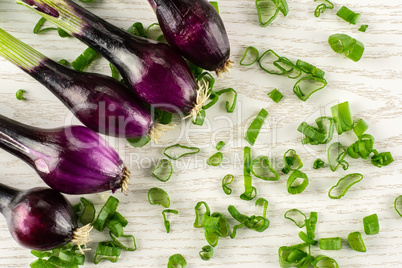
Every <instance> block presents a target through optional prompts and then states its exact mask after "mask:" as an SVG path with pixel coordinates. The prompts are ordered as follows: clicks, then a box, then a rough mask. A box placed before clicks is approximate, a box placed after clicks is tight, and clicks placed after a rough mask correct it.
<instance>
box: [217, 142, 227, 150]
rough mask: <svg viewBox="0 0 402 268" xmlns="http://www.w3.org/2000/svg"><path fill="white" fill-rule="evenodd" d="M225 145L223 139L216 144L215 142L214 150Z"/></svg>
mask: <svg viewBox="0 0 402 268" xmlns="http://www.w3.org/2000/svg"><path fill="white" fill-rule="evenodd" d="M225 145H226V143H225V142H224V141H220V142H218V143H217V144H216V150H218V151H219V150H220V149H222V148H223V146H225Z"/></svg>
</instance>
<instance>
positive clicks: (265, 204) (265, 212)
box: [255, 197, 268, 218]
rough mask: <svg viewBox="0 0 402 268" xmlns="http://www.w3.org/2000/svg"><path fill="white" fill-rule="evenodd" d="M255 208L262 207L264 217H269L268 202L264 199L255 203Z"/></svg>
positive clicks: (259, 199)
mask: <svg viewBox="0 0 402 268" xmlns="http://www.w3.org/2000/svg"><path fill="white" fill-rule="evenodd" d="M255 206H262V216H263V217H264V218H266V217H267V209H268V201H267V200H266V199H264V198H262V197H260V198H258V199H257V200H256V201H255Z"/></svg>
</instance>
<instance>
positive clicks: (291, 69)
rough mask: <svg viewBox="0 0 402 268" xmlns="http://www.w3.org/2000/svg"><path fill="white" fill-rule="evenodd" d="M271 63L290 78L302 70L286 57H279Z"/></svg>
mask: <svg viewBox="0 0 402 268" xmlns="http://www.w3.org/2000/svg"><path fill="white" fill-rule="evenodd" d="M273 65H274V66H275V67H276V68H278V69H279V70H281V71H282V72H283V73H284V74H286V76H287V77H289V78H291V79H296V78H298V77H300V75H301V74H302V70H301V69H300V68H298V67H297V66H296V65H295V64H294V63H293V62H292V61H291V60H289V59H288V58H286V57H279V58H278V59H277V60H276V61H274V62H273Z"/></svg>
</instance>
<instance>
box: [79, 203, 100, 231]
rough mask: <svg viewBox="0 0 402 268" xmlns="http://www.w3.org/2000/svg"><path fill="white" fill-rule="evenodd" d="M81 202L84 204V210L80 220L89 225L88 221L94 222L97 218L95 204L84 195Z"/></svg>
mask: <svg viewBox="0 0 402 268" xmlns="http://www.w3.org/2000/svg"><path fill="white" fill-rule="evenodd" d="M80 200H81V203H82V204H83V205H84V211H83V212H82V214H81V216H80V222H81V223H82V224H83V225H87V224H88V223H92V222H93V221H94V219H95V213H96V210H95V206H94V204H93V203H92V202H91V201H89V200H87V199H86V198H84V197H81V199H80Z"/></svg>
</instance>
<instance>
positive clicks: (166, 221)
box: [162, 209, 179, 233]
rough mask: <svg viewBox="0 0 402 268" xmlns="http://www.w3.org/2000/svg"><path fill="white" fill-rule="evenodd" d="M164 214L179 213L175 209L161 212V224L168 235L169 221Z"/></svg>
mask: <svg viewBox="0 0 402 268" xmlns="http://www.w3.org/2000/svg"><path fill="white" fill-rule="evenodd" d="M166 213H173V214H175V215H177V214H179V212H178V211H177V210H175V209H165V210H163V211H162V216H163V224H164V225H165V229H166V232H167V233H170V221H168V220H167V217H166Z"/></svg>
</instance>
